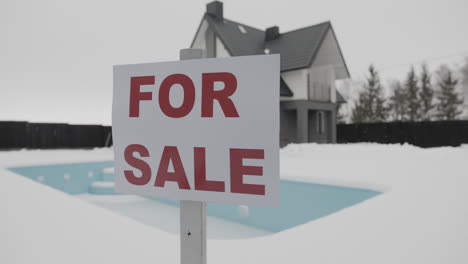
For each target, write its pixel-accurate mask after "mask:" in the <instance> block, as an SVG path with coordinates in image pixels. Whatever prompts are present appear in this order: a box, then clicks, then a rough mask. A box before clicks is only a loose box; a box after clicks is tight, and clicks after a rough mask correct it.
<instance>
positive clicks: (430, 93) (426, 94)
mask: <svg viewBox="0 0 468 264" xmlns="http://www.w3.org/2000/svg"><path fill="white" fill-rule="evenodd" d="M419 99H420V110H421V112H420V113H421V118H422V120H425V121H429V120H431V115H432V109H434V90H433V89H432V85H431V75H430V73H429V72H428V70H427V65H426V64H423V65H422V67H421V90H420V91H419Z"/></svg>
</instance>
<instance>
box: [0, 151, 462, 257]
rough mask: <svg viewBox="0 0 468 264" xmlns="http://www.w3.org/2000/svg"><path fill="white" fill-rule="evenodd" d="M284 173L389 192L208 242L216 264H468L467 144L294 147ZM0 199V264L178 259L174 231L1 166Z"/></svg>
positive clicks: (5, 156)
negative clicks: (276, 227)
mask: <svg viewBox="0 0 468 264" xmlns="http://www.w3.org/2000/svg"><path fill="white" fill-rule="evenodd" d="M110 159H112V152H111V151H110V150H108V149H99V150H89V151H84V150H83V151H64V150H60V151H13V152H0V168H5V167H12V166H21V165H32V164H44V163H61V162H64V163H67V162H76V161H98V160H110ZM281 177H282V178H287V179H297V180H301V181H311V182H316V183H327V184H335V185H344V186H357V187H366V188H370V189H375V190H380V191H383V192H384V193H383V194H382V195H379V196H377V197H375V198H372V199H369V200H368V201H366V202H363V203H360V204H357V205H355V206H352V207H348V208H346V209H344V210H342V211H339V212H337V213H335V214H332V215H330V216H327V217H323V218H320V219H318V220H316V221H312V222H309V223H307V224H305V225H302V226H299V227H296V228H292V229H289V230H286V231H283V232H280V233H276V234H272V235H267V236H261V237H256V238H250V239H240V240H239V239H237V240H217V239H210V240H209V241H208V262H209V263H211V262H213V263H236V264H237V263H359V264H361V263H369V264H371V263H372V264H374V263H424V264H430V263H468V224H467V223H468V206H466V202H467V201H468V192H467V191H466V190H467V189H468V146H462V147H458V148H434V149H420V148H416V147H412V146H399V145H377V144H358V145H315V144H308V145H290V146H288V147H286V148H284V149H282V150H281ZM0 195H1V197H0V210H1V212H2V215H3V214H6V217H1V218H0V263H111V262H112V263H155V262H159V263H179V237H178V235H177V234H174V233H168V232H165V231H161V230H159V229H156V228H152V227H150V226H147V225H145V224H142V223H140V222H137V221H135V220H132V219H130V218H127V217H125V216H122V215H118V214H115V213H113V212H111V211H109V210H106V209H104V208H101V207H98V206H96V205H94V204H92V203H88V202H86V201H83V200H81V199H77V198H76V197H72V196H69V195H67V194H64V193H62V192H60V191H57V190H54V189H52V188H49V187H47V186H44V185H42V184H39V183H36V182H33V181H31V180H28V179H26V178H24V177H22V176H18V175H16V174H14V173H12V172H9V171H7V170H4V169H0ZM208 228H210V227H208Z"/></svg>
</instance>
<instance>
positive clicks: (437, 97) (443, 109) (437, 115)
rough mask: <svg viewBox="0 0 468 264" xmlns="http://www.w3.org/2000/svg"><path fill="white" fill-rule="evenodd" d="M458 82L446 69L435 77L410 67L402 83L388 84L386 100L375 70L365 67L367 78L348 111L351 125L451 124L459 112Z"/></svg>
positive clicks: (460, 105) (438, 72) (422, 67)
mask: <svg viewBox="0 0 468 264" xmlns="http://www.w3.org/2000/svg"><path fill="white" fill-rule="evenodd" d="M458 82H459V80H458V79H457V78H456V77H455V74H454V73H453V72H452V70H451V69H449V68H448V67H444V66H442V67H441V68H440V69H439V70H438V71H437V72H436V74H435V75H433V74H432V73H431V72H429V70H428V67H427V65H425V64H423V65H421V67H420V70H419V72H416V70H415V69H414V67H411V69H410V70H409V72H408V73H407V76H406V79H405V80H404V81H399V80H396V81H393V82H392V83H391V84H390V93H391V94H390V96H389V97H386V96H385V94H384V88H383V86H382V83H381V81H380V78H379V73H378V71H377V69H376V68H375V67H374V66H373V65H370V66H369V70H368V77H367V78H366V81H365V83H364V85H363V88H362V89H361V91H360V92H359V95H358V98H357V100H356V102H355V104H354V107H353V108H352V111H351V122H352V123H365V122H385V121H430V120H455V119H459V118H460V116H461V114H462V112H463V102H464V100H463V95H462V94H461V93H459V91H458V90H457V84H458Z"/></svg>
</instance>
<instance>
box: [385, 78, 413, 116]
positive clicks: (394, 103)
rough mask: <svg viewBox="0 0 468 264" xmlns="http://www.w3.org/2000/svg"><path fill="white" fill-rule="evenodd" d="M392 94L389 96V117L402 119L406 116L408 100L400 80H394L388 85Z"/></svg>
mask: <svg viewBox="0 0 468 264" xmlns="http://www.w3.org/2000/svg"><path fill="white" fill-rule="evenodd" d="M390 87H391V89H392V95H391V96H390V102H389V110H390V117H391V119H392V120H394V121H404V120H407V118H408V106H407V103H408V101H407V100H406V98H407V96H406V90H405V88H404V87H403V85H402V84H401V82H400V81H398V80H396V81H394V82H393V83H392V84H391V85H390Z"/></svg>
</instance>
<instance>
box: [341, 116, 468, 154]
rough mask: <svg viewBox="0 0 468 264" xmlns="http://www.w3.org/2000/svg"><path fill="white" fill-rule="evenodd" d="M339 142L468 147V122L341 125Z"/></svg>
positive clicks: (426, 146)
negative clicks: (463, 145)
mask: <svg viewBox="0 0 468 264" xmlns="http://www.w3.org/2000/svg"><path fill="white" fill-rule="evenodd" d="M337 141H338V143H356V142H376V143H384V144H395V143H399V144H403V143H409V144H412V145H415V146H419V147H423V148H428V147H440V146H459V145H461V144H468V121H465V120H457V121H434V122H390V123H362V124H339V125H338V127H337Z"/></svg>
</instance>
